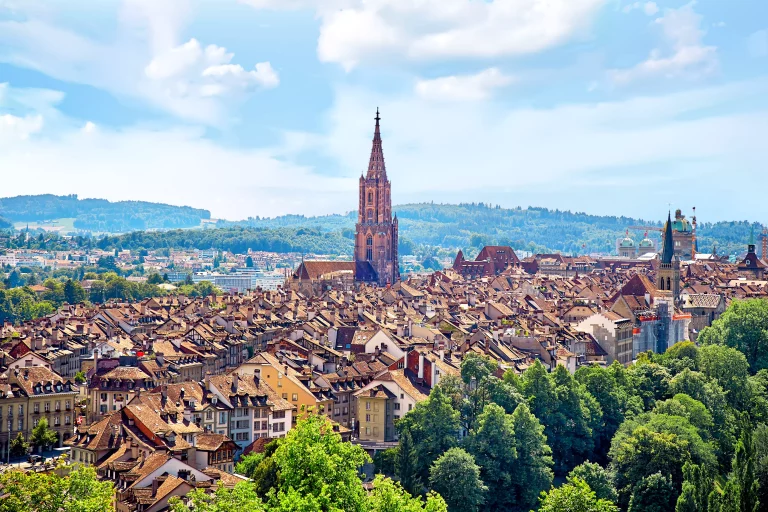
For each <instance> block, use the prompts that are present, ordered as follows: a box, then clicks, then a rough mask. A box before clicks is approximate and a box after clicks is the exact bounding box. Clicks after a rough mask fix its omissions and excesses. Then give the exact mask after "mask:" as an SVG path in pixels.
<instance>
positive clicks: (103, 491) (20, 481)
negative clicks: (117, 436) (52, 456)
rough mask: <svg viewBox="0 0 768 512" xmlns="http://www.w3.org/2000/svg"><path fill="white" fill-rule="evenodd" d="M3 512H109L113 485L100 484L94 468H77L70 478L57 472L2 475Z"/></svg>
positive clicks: (1, 511)
mask: <svg viewBox="0 0 768 512" xmlns="http://www.w3.org/2000/svg"><path fill="white" fill-rule="evenodd" d="M0 488H2V489H3V497H2V499H0V512H109V511H112V510H114V506H113V504H112V502H113V493H114V491H113V488H112V484H111V483H110V482H100V481H99V479H98V478H97V476H96V470H95V469H94V468H93V467H89V466H82V465H77V466H75V468H74V469H73V470H72V471H70V472H69V474H68V475H67V476H59V475H58V474H57V472H53V473H37V472H24V471H16V470H10V471H4V472H3V473H0Z"/></svg>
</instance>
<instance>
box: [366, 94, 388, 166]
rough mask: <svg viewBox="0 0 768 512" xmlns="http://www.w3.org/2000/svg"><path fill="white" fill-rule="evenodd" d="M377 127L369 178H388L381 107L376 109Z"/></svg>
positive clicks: (374, 135)
mask: <svg viewBox="0 0 768 512" xmlns="http://www.w3.org/2000/svg"><path fill="white" fill-rule="evenodd" d="M374 119H375V120H376V129H375V130H374V132H373V147H372V148H371V160H370V162H369V163H368V176H367V178H368V179H371V178H383V179H387V168H386V166H385V165H384V150H383V149H382V148H381V130H380V128H379V121H380V120H381V116H380V115H379V109H378V108H377V109H376V117H375V118H374Z"/></svg>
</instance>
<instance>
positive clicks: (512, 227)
mask: <svg viewBox="0 0 768 512" xmlns="http://www.w3.org/2000/svg"><path fill="white" fill-rule="evenodd" d="M394 210H395V212H396V213H397V216H398V218H399V220H400V236H401V246H402V247H401V254H409V253H411V252H413V251H414V250H416V249H417V248H418V247H419V246H426V245H428V246H432V247H443V248H446V249H456V248H462V249H468V248H479V247H482V246H483V245H486V244H499V245H510V246H512V247H513V248H515V249H517V250H529V251H532V252H543V251H560V252H563V253H566V254H581V253H584V252H588V253H606V254H607V253H612V252H614V251H615V244H616V239H617V238H619V237H623V236H625V232H626V230H627V229H628V228H629V227H630V226H656V227H661V226H662V221H663V220H665V219H661V218H660V219H655V220H653V221H650V220H643V219H635V218H631V217H615V216H600V215H588V214H586V213H580V212H576V213H573V212H570V211H561V210H550V209H548V208H533V207H531V208H512V209H508V208H500V207H498V206H490V205H485V204H483V203H467V204H458V205H456V204H435V203H419V204H405V205H400V206H395V207H394ZM356 218H357V215H356V213H355V212H351V213H348V214H346V215H328V216H321V217H305V216H303V215H287V216H282V217H277V218H272V219H269V218H259V217H255V218H250V219H248V220H246V221H241V222H237V223H231V222H226V221H220V225H222V226H224V225H228V226H231V225H233V224H236V225H240V226H248V227H254V228H261V229H264V228H298V227H304V228H310V229H312V230H317V231H325V232H328V231H334V232H336V231H338V232H340V233H341V235H342V236H343V237H344V238H347V239H352V238H353V235H354V226H355V221H356ZM752 228H754V230H755V233H758V234H759V233H760V232H761V230H762V227H761V226H760V225H759V224H758V223H750V222H747V221H738V222H717V223H706V222H701V223H699V226H698V240H699V243H698V245H699V251H704V252H711V251H712V245H713V243H715V244H716V245H717V251H718V253H719V254H734V255H735V254H741V253H743V252H744V251H745V250H746V244H747V241H748V240H749V237H750V230H751V229H752ZM643 235H644V233H643V232H642V231H630V236H631V237H632V238H633V239H634V240H635V242H637V243H639V241H640V240H641V239H642V238H643ZM650 237H651V238H655V239H656V241H657V243H658V242H659V233H658V232H653V231H652V232H651V233H650ZM470 252H471V251H470Z"/></svg>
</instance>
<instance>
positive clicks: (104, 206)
mask: <svg viewBox="0 0 768 512" xmlns="http://www.w3.org/2000/svg"><path fill="white" fill-rule="evenodd" d="M0 217H4V218H5V219H7V220H8V221H10V222H41V221H47V220H53V219H62V218H73V219H74V227H75V228H76V229H78V230H85V231H97V232H107V233H125V232H129V231H137V230H146V229H174V228H193V227H198V226H200V224H201V222H202V221H203V220H208V219H210V218H211V212H210V211H208V210H202V209H198V208H191V207H189V206H172V205H168V204H161V203H150V202H146V201H116V202H110V201H108V200H106V199H78V197H77V195H75V194H72V195H65V196H57V195H53V194H42V195H28V196H16V197H6V198H0Z"/></svg>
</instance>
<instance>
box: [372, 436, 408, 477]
mask: <svg viewBox="0 0 768 512" xmlns="http://www.w3.org/2000/svg"><path fill="white" fill-rule="evenodd" d="M400 439H401V443H402V435H401V437H400ZM399 452H400V447H399V446H395V447H394V448H387V449H386V450H379V451H377V452H376V454H375V455H374V456H373V465H374V466H375V467H376V473H382V474H384V475H387V476H395V461H396V460H397V457H398V455H399Z"/></svg>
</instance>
